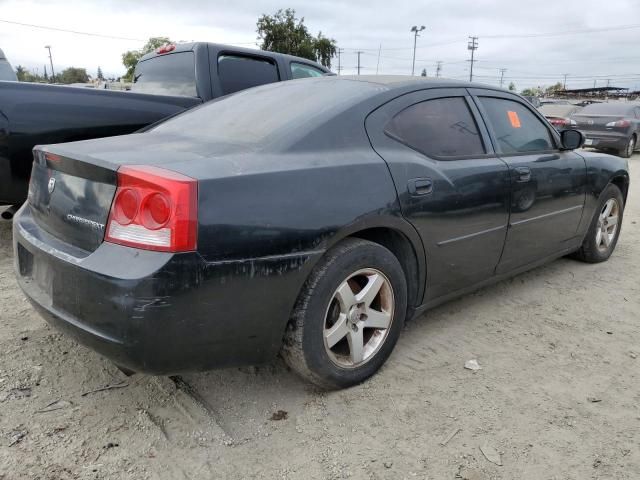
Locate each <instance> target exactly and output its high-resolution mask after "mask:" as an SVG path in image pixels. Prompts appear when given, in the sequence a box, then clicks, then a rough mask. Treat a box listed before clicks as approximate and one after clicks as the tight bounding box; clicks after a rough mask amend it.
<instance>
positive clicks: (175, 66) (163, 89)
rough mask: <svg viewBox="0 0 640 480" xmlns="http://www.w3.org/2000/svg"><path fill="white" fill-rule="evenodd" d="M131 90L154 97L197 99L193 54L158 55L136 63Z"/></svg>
mask: <svg viewBox="0 0 640 480" xmlns="http://www.w3.org/2000/svg"><path fill="white" fill-rule="evenodd" d="M131 90H132V91H134V92H138V93H152V94H155V95H183V96H186V97H197V96H198V93H197V88H196V66H195V60H194V55H193V52H180V53H172V54H169V55H158V56H155V57H152V58H150V59H148V60H145V61H143V62H140V63H138V65H136V71H135V74H134V77H133V86H132V87H131Z"/></svg>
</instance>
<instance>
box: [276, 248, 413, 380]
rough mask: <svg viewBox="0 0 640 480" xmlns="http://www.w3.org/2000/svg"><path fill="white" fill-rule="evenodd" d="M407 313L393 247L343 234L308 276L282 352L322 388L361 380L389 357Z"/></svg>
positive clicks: (404, 286)
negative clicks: (347, 236) (388, 247)
mask: <svg viewBox="0 0 640 480" xmlns="http://www.w3.org/2000/svg"><path fill="white" fill-rule="evenodd" d="M406 314H407V283H406V278H405V275H404V271H403V269H402V267H401V265H400V262H398V259H397V258H396V257H395V256H394V255H393V253H391V252H390V251H389V250H388V249H386V248H385V247H383V246H381V245H379V244H377V243H373V242H369V241H367V240H361V239H356V238H350V239H347V240H344V241H343V242H341V243H340V244H338V245H337V246H335V247H333V248H332V249H331V250H329V251H328V252H327V254H326V255H325V257H324V258H323V259H322V260H321V261H320V263H319V264H318V265H316V267H315V268H314V269H313V271H312V272H311V275H310V276H309V279H308V280H307V281H306V282H305V285H304V286H303V288H302V291H301V293H300V296H299V297H298V300H297V302H296V306H295V308H294V312H293V314H292V317H291V320H290V322H289V325H288V327H287V332H286V334H285V339H284V343H283V347H282V356H283V358H284V359H285V361H286V362H287V364H288V365H289V366H290V367H291V368H292V369H293V370H294V371H296V372H297V373H298V374H300V375H301V376H302V377H304V378H305V379H307V380H309V381H311V382H312V383H315V384H316V385H318V386H320V387H323V388H344V387H349V386H351V385H355V384H358V383H360V382H362V381H364V380H366V379H367V378H369V377H370V376H371V375H373V374H374V373H375V372H376V371H377V370H378V369H379V368H380V367H381V366H382V364H383V363H384V362H385V361H386V360H387V358H388V357H389V355H390V354H391V352H392V350H393V348H394V346H395V344H396V342H397V340H398V337H399V335H400V332H401V330H402V326H403V324H404V321H405V317H406Z"/></svg>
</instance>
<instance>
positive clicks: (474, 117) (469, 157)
mask: <svg viewBox="0 0 640 480" xmlns="http://www.w3.org/2000/svg"><path fill="white" fill-rule="evenodd" d="M449 98H461V99H462V100H463V102H464V103H465V105H466V106H467V109H468V110H469V115H470V116H471V118H472V120H473V122H474V124H475V126H476V130H477V131H478V136H479V137H480V144H481V145H482V149H483V150H484V153H473V154H469V155H450V156H442V155H434V154H429V153H426V152H423V151H422V150H420V149H418V148H416V147H414V146H412V145H410V144H409V143H407V142H406V141H405V140H403V139H402V138H400V137H399V136H397V135H394V134H393V133H391V132H389V131H388V130H387V128H388V126H389V124H390V123H391V121H393V119H395V118H396V117H397V116H398V115H400V114H401V113H402V112H404V111H405V110H407V109H409V108H411V107H413V106H415V105H418V104H421V103H426V102H430V101H433V100H447V99H449ZM382 132H383V133H384V134H385V135H386V136H387V137H389V138H391V139H392V140H395V141H396V142H398V143H401V144H402V145H404V146H405V147H408V148H410V149H411V150H413V151H415V152H418V153H419V154H420V155H424V156H425V157H427V158H432V159H434V160H440V161H445V162H446V161H452V160H474V159H485V158H495V157H496V154H495V152H489V150H490V149H489V148H488V147H489V145H487V143H486V141H485V138H484V135H483V132H482V128H481V127H480V124H479V123H478V118H477V112H476V111H474V108H473V105H472V104H471V99H470V98H469V95H467V94H462V95H443V96H434V97H431V98H423V99H422V100H419V101H417V102H414V103H412V104H410V105H407V106H405V107H403V108H402V109H401V110H399V111H398V112H396V113H395V114H394V115H393V116H392V117H391V118H390V119H389V121H387V122H386V124H385V125H384V127H383V129H382ZM487 133H488V132H487Z"/></svg>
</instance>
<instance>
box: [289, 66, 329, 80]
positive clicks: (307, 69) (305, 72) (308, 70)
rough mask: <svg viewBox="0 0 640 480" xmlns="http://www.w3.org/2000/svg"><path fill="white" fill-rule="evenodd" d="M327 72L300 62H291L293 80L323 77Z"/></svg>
mask: <svg viewBox="0 0 640 480" xmlns="http://www.w3.org/2000/svg"><path fill="white" fill-rule="evenodd" d="M324 73H325V72H323V71H322V70H320V69H319V68H316V67H312V66H311V65H307V64H304V63H299V62H291V78H309V77H321V76H322V75H324Z"/></svg>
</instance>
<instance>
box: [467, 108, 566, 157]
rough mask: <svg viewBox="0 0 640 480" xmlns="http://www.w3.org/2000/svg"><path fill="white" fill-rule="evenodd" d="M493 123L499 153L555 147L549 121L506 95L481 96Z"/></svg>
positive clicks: (490, 121)
mask: <svg viewBox="0 0 640 480" xmlns="http://www.w3.org/2000/svg"><path fill="white" fill-rule="evenodd" d="M479 99H480V103H482V106H483V107H484V109H485V111H486V112H487V117H488V118H487V120H488V121H489V123H490V124H491V126H492V127H493V132H494V134H495V136H496V140H497V142H498V145H497V150H498V152H499V153H526V152H539V151H545V150H553V149H554V148H555V146H554V143H553V140H552V139H551V134H550V133H549V129H548V128H547V127H546V125H545V124H544V123H543V122H542V120H540V119H539V118H538V117H536V116H535V115H534V114H533V113H532V112H531V111H530V110H529V109H528V108H526V107H525V106H524V105H522V104H521V103H518V102H514V101H512V100H505V99H504V98H493V97H479Z"/></svg>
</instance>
